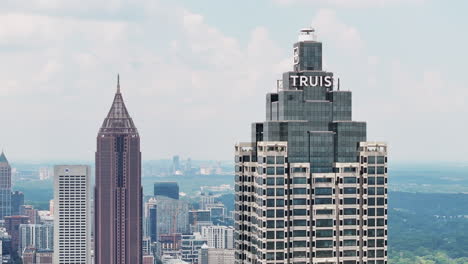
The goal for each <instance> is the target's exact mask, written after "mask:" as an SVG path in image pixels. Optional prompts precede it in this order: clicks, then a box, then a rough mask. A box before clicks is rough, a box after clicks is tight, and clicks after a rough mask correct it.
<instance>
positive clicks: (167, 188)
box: [154, 182, 179, 200]
mask: <svg viewBox="0 0 468 264" xmlns="http://www.w3.org/2000/svg"><path fill="white" fill-rule="evenodd" d="M154 196H165V197H169V198H172V199H176V200H179V184H177V182H156V183H154Z"/></svg>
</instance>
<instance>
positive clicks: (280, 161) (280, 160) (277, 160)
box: [276, 156, 284, 164]
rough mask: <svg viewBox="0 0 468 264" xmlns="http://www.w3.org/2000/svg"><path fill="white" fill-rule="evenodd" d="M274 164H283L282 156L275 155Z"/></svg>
mask: <svg viewBox="0 0 468 264" xmlns="http://www.w3.org/2000/svg"><path fill="white" fill-rule="evenodd" d="M276 164H284V157H283V156H276Z"/></svg>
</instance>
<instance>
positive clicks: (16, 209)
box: [11, 191, 24, 215]
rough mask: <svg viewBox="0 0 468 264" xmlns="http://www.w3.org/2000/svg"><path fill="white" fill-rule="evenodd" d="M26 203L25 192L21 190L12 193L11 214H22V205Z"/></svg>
mask: <svg viewBox="0 0 468 264" xmlns="http://www.w3.org/2000/svg"><path fill="white" fill-rule="evenodd" d="M23 205H24V194H23V193H22V192H19V191H14V192H12V193H11V215H20V212H21V207H22V206H23Z"/></svg>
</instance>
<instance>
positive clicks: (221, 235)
mask: <svg viewBox="0 0 468 264" xmlns="http://www.w3.org/2000/svg"><path fill="white" fill-rule="evenodd" d="M201 235H202V237H203V238H204V239H206V242H207V246H208V247H210V248H234V228H233V227H231V226H214V225H212V226H203V227H202V228H201Z"/></svg>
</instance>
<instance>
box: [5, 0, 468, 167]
mask: <svg viewBox="0 0 468 264" xmlns="http://www.w3.org/2000/svg"><path fill="white" fill-rule="evenodd" d="M466 10H468V2H467V1H462V0H454V1H450V4H447V2H446V1H435V0H433V1H431V0H314V1H312V0H255V1H252V0H236V1H229V0H226V1H219V0H203V1H201V0H185V1H182V0H68V1H62V0H2V4H1V5H0V60H1V63H0V124H1V126H0V148H2V149H4V151H5V153H6V155H7V157H8V158H9V160H10V161H31V162H32V161H34V162H39V161H53V160H77V161H91V160H93V159H94V152H95V150H96V135H97V132H98V129H99V127H100V126H101V124H102V121H103V119H104V118H105V116H106V114H107V112H108V110H109V108H110V105H111V103H112V99H113V96H114V93H115V90H116V82H117V74H118V73H119V74H120V80H121V90H122V93H123V97H124V100H125V101H126V105H127V108H128V110H129V112H130V114H131V116H132V117H133V119H134V122H135V124H136V126H137V127H138V130H139V132H140V136H141V144H142V145H141V148H142V154H143V159H144V160H153V159H165V158H169V157H171V156H172V155H180V156H181V158H183V159H185V158H187V157H191V158H192V159H210V160H233V152H234V145H235V143H236V142H242V141H249V140H250V124H251V123H252V122H258V121H263V120H265V95H266V93H268V92H272V91H275V89H276V80H277V79H280V78H281V74H282V72H284V71H288V70H291V69H292V45H293V43H294V42H296V41H297V35H298V31H299V29H301V28H303V27H310V26H312V27H314V28H315V29H316V32H317V36H318V40H319V41H321V42H323V49H324V55H323V56H324V70H327V71H331V72H334V73H335V75H336V76H338V77H339V78H340V80H341V88H342V89H344V90H351V91H352V92H353V111H354V112H353V119H354V120H358V121H367V123H368V140H369V141H385V142H387V143H388V144H389V152H390V160H394V161H398V162H423V161H428V162H435V161H439V162H441V161H443V162H468V158H467V155H466V154H467V151H466V150H467V149H468V138H467V131H468V122H467V121H468V104H467V103H465V100H466V98H468V90H467V89H466V88H467V87H466V76H467V75H466V73H465V70H466V68H467V66H466V62H467V61H468V53H467V52H466V47H467V46H468V35H467V34H466V28H467V26H468V18H467V17H466V14H465V11H466Z"/></svg>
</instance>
